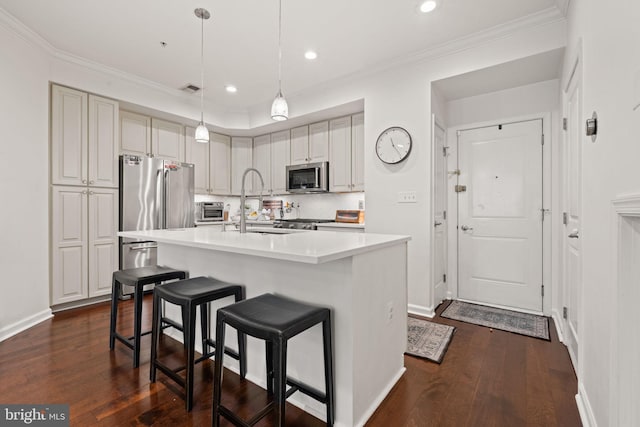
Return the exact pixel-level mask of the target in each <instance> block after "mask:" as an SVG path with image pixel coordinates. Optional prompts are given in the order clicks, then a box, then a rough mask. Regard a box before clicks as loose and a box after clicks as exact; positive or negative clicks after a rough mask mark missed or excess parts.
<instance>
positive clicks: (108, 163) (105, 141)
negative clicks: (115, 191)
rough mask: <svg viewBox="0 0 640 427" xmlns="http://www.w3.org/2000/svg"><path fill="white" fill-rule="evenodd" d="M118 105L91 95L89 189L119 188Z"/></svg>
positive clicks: (115, 102)
mask: <svg viewBox="0 0 640 427" xmlns="http://www.w3.org/2000/svg"><path fill="white" fill-rule="evenodd" d="M118 115H119V111H118V102H117V101H113V100H111V99H106V98H101V97H99V96H94V95H89V185H95V186H99V187H112V188H115V187H118V126H119V124H120V120H119V118H118Z"/></svg>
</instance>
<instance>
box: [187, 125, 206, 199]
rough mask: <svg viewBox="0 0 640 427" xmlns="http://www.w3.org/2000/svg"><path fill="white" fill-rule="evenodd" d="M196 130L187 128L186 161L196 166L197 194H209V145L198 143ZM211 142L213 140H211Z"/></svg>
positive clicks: (195, 181)
mask: <svg viewBox="0 0 640 427" xmlns="http://www.w3.org/2000/svg"><path fill="white" fill-rule="evenodd" d="M195 134H196V130H195V129H194V128H190V127H187V128H185V139H186V151H187V153H186V161H187V163H193V164H194V168H193V169H194V171H193V172H194V192H195V194H209V192H210V191H211V189H210V188H211V187H209V149H210V148H209V145H210V143H209V144H203V143H201V142H197V141H196V138H195ZM209 140H211V138H209Z"/></svg>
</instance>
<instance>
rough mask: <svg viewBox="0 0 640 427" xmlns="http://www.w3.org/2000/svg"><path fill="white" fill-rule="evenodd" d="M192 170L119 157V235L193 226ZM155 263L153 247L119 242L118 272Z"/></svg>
mask: <svg viewBox="0 0 640 427" xmlns="http://www.w3.org/2000/svg"><path fill="white" fill-rule="evenodd" d="M194 209H195V205H194V166H193V165H192V164H191V163H181V162H175V161H170V160H162V159H158V158H154V157H141V156H132V155H122V156H120V231H136V230H157V229H165V228H187V227H193V226H194ZM156 262H157V244H156V242H152V241H148V240H136V239H128V238H120V268H121V269H125V268H134V267H143V266H146V265H152V264H155V263H156Z"/></svg>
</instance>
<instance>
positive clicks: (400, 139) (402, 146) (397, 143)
mask: <svg viewBox="0 0 640 427" xmlns="http://www.w3.org/2000/svg"><path fill="white" fill-rule="evenodd" d="M410 152H411V135H409V132H407V131H406V130H405V129H403V128H401V127H398V126H393V127H390V128H389V129H385V130H384V131H382V133H381V134H380V136H379V137H378V141H376V154H377V155H378V158H379V159H380V160H382V161H383V162H385V163H388V164H395V163H400V162H401V161H403V160H404V159H406V158H407V157H408V156H409V153H410Z"/></svg>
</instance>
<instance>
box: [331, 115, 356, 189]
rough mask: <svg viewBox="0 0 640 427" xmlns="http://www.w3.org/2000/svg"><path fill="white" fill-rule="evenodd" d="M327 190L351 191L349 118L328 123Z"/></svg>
mask: <svg viewBox="0 0 640 427" xmlns="http://www.w3.org/2000/svg"><path fill="white" fill-rule="evenodd" d="M329 190H330V191H351V117H342V118H339V119H335V120H331V121H330V122H329Z"/></svg>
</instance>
